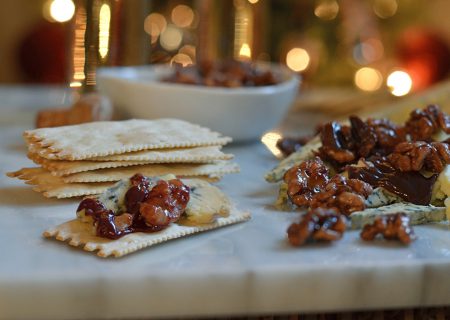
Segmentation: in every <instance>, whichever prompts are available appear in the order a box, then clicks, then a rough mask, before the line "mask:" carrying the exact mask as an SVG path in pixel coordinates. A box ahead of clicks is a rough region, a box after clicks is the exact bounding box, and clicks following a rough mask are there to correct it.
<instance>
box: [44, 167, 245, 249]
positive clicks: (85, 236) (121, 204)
mask: <svg viewBox="0 0 450 320" xmlns="http://www.w3.org/2000/svg"><path fill="white" fill-rule="evenodd" d="M77 217H78V218H77V219H75V220H71V221H68V222H66V223H63V224H61V225H59V226H56V227H54V228H50V229H48V230H46V231H45V232H44V236H45V237H48V238H56V239H57V240H60V241H68V243H69V244H70V245H73V246H83V249H84V250H86V251H96V250H98V252H97V255H98V256H101V257H108V256H114V257H121V256H124V255H126V254H128V253H131V252H134V251H137V250H139V249H143V248H145V247H148V246H152V245H155V244H158V243H161V242H164V241H168V240H171V239H176V238H180V237H183V236H187V235H190V234H193V233H198V232H203V231H208V230H211V229H216V228H219V227H223V226H227V225H230V224H235V223H238V222H244V221H247V220H249V219H250V214H249V213H248V212H244V211H240V210H238V209H237V208H236V207H235V205H234V204H233V203H232V202H231V201H230V200H229V199H228V197H227V196H226V195H225V194H224V193H223V192H222V191H220V190H219V189H218V188H217V187H215V186H212V185H211V184H209V183H207V182H205V181H202V180H197V179H182V180H178V179H175V176H174V175H167V176H163V177H154V178H148V177H144V176H142V175H140V174H137V175H135V176H133V177H131V178H130V179H124V180H121V181H119V182H118V183H116V184H115V185H113V186H112V187H110V188H108V189H107V190H105V192H104V193H102V194H101V195H99V196H96V197H91V198H86V199H84V200H83V201H82V202H81V203H80V205H79V207H78V209H77Z"/></svg>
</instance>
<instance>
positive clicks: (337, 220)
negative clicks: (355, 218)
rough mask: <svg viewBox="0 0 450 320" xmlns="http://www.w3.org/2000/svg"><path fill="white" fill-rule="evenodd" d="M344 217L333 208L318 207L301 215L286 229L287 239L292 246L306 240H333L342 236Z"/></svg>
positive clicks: (299, 244)
mask: <svg viewBox="0 0 450 320" xmlns="http://www.w3.org/2000/svg"><path fill="white" fill-rule="evenodd" d="M345 227H346V225H345V217H344V216H343V215H341V214H339V213H338V212H336V211H335V210H333V209H323V208H318V209H314V210H310V211H308V212H307V213H305V214H304V215H302V216H301V218H300V221H299V222H298V223H293V224H291V225H290V226H289V228H288V230H287V235H288V240H289V243H291V244H292V245H294V246H301V245H303V244H305V243H306V242H308V241H313V240H316V241H333V240H338V239H340V238H342V234H343V233H344V231H345Z"/></svg>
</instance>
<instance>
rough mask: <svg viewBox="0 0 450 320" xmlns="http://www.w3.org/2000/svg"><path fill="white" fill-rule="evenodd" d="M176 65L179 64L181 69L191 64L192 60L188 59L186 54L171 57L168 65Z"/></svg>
mask: <svg viewBox="0 0 450 320" xmlns="http://www.w3.org/2000/svg"><path fill="white" fill-rule="evenodd" d="M174 63H178V64H181V65H182V66H183V67H186V66H188V65H191V64H193V63H194V62H193V61H192V58H191V57H189V56H188V55H187V54H184V53H177V54H176V55H174V56H173V58H172V59H171V60H170V64H171V65H172V64H174Z"/></svg>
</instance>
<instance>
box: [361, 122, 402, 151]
mask: <svg viewBox="0 0 450 320" xmlns="http://www.w3.org/2000/svg"><path fill="white" fill-rule="evenodd" d="M366 123H367V125H369V126H370V127H372V128H373V130H374V132H375V135H376V137H377V145H376V147H375V148H376V153H378V154H381V155H385V154H388V153H391V151H392V150H393V149H394V147H395V146H396V145H397V144H399V143H400V142H403V141H406V131H405V128H404V127H402V126H399V125H396V124H395V123H393V122H391V121H389V120H388V119H367V121H366Z"/></svg>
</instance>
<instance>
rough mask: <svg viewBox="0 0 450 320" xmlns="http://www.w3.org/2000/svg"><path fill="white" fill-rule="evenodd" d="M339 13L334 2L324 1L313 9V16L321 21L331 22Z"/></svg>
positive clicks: (333, 0)
mask: <svg viewBox="0 0 450 320" xmlns="http://www.w3.org/2000/svg"><path fill="white" fill-rule="evenodd" d="M338 13H339V4H338V3H337V1H335V0H324V1H321V2H319V4H318V5H317V6H316V8H315V9H314V14H315V15H316V16H317V17H318V18H320V19H322V20H333V19H334V18H336V16H337V15H338Z"/></svg>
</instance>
